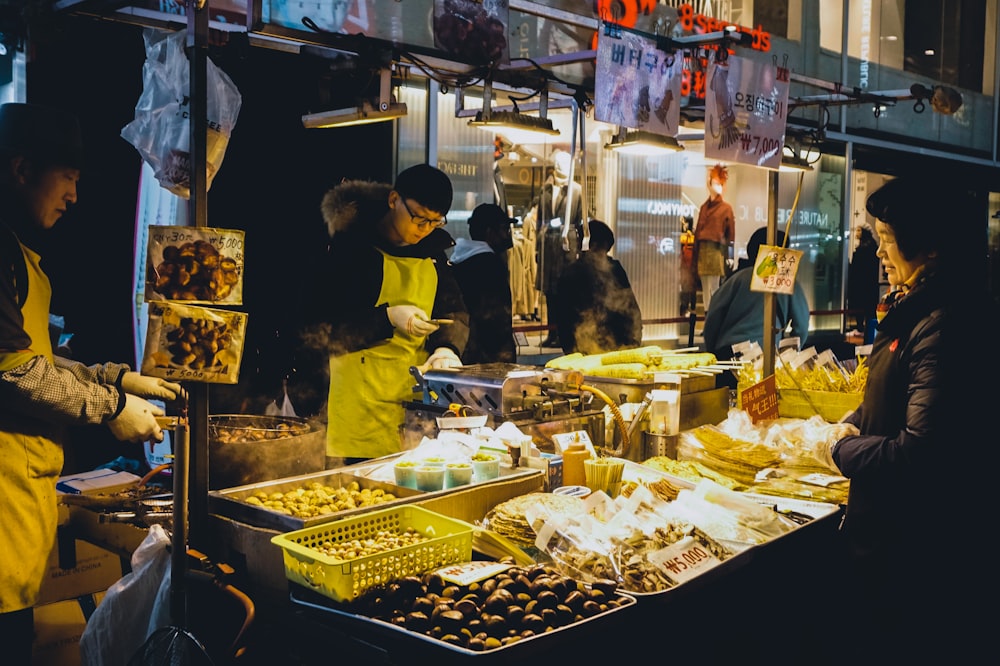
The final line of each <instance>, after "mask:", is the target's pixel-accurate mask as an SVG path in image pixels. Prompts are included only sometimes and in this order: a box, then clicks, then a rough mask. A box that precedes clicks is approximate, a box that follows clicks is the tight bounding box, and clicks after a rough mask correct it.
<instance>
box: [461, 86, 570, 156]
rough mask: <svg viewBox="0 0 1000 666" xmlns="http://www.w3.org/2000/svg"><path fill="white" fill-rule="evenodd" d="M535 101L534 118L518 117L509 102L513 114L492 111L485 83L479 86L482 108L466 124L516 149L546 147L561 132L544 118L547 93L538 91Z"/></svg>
mask: <svg viewBox="0 0 1000 666" xmlns="http://www.w3.org/2000/svg"><path fill="white" fill-rule="evenodd" d="M539 99H540V102H539V106H538V115H537V116H531V115H528V114H526V113H521V112H520V110H519V109H518V108H517V103H516V102H514V101H513V100H511V101H512V103H513V107H514V110H513V111H506V110H497V109H494V108H493V85H492V83H491V82H489V81H487V82H486V83H485V84H484V85H483V108H482V109H481V110H480V111H477V112H476V116H475V118H473V119H472V120H470V121H469V126H470V127H478V128H479V129H482V130H486V131H488V132H492V133H493V134H500V135H502V136H503V137H504V138H505V139H507V141H509V142H510V143H513V144H516V145H525V144H535V143H547V142H548V141H550V140H551V139H552V137H556V136H559V135H560V134H561V132H560V131H559V130H558V129H556V128H555V126H554V125H553V124H552V121H551V120H549V118H548V117H547V111H548V92H547V91H544V90H543V91H541V92H540V93H539Z"/></svg>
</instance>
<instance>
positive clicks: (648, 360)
mask: <svg viewBox="0 0 1000 666" xmlns="http://www.w3.org/2000/svg"><path fill="white" fill-rule="evenodd" d="M663 353H664V352H663V350H662V349H660V348H659V347H657V346H656V345H649V346H646V347H636V348H634V349H619V350H617V351H610V352H605V353H603V354H601V355H600V356H601V364H603V365H617V364H619V363H642V364H643V365H656V364H657V363H658V362H659V361H660V357H662V356H663Z"/></svg>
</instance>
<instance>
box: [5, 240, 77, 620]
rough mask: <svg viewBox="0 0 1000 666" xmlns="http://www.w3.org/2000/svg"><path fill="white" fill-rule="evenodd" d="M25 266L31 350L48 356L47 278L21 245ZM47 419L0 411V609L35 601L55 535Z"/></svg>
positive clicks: (56, 460)
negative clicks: (0, 503) (0, 484)
mask: <svg viewBox="0 0 1000 666" xmlns="http://www.w3.org/2000/svg"><path fill="white" fill-rule="evenodd" d="M21 251H22V252H23V254H24V259H25V262H26V263H27V267H28V298H27V299H26V301H25V303H24V304H23V305H22V306H21V313H22V315H23V316H24V328H25V331H26V332H27V333H28V335H29V336H30V337H31V350H32V351H33V352H34V353H36V354H41V355H43V356H45V357H46V358H47V359H49V361H50V362H51V361H52V343H51V341H50V338H49V300H50V298H51V295H52V289H51V286H50V285H49V279H48V277H46V275H45V273H43V272H42V269H41V268H40V267H39V263H38V262H39V257H38V255H37V254H35V253H34V252H32V251H31V250H29V249H28V248H26V247H24V246H23V245H22V246H21ZM60 432H61V429H60V428H59V426H56V425H54V424H52V423H51V422H48V421H45V420H42V419H34V418H30V417H28V416H24V415H21V414H14V413H10V412H7V411H3V410H0V450H2V451H3V455H0V478H2V479H3V493H4V498H3V511H0V613H8V612H11V611H16V610H21V609H23V608H28V607H31V606H34V605H35V600H36V599H37V597H38V589H39V587H40V586H41V584H42V578H43V576H44V575H45V568H46V564H47V562H48V556H49V551H51V550H52V546H53V545H54V544H55V537H56V479H58V477H59V474H60V473H61V472H62V466H63V450H62V447H61V446H60V445H59V444H57V443H56V441H58V439H59V437H60V435H59V434H60Z"/></svg>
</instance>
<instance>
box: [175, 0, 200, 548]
mask: <svg viewBox="0 0 1000 666" xmlns="http://www.w3.org/2000/svg"><path fill="white" fill-rule="evenodd" d="M207 10H208V2H207V0H190V1H189V2H188V4H187V42H186V45H187V48H186V51H187V56H188V61H189V63H190V79H189V81H190V83H189V85H190V89H189V90H190V100H189V105H190V106H189V121H190V123H189V126H190V132H191V134H190V141H189V147H190V154H191V173H190V181H189V182H190V197H189V199H188V219H190V220H192V221H193V224H194V225H195V226H198V227H205V226H208V206H207V199H206V196H207V192H208V169H207V167H206V147H207V146H206V144H207V142H208V85H207V70H208V66H207V63H208V11H207ZM188 392H189V394H190V403H189V409H190V415H189V416H190V421H189V423H190V424H191V446H190V451H191V461H190V473H191V494H190V497H189V500H188V501H189V503H190V512H189V517H190V520H189V523H190V526H189V530H188V535H189V539H190V541H189V543H190V544H192V547H195V548H196V549H198V550H207V548H206V547H205V545H204V544H206V543H207V540H208V539H207V537H208V525H207V523H208V385H207V384H202V383H198V382H195V383H193V384H192V385H191V386H190V387H189V391H188ZM175 464H176V460H175ZM174 500H175V501H176V500H177V498H176V497H175V498H174ZM175 529H176V526H175Z"/></svg>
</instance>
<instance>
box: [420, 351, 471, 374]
mask: <svg viewBox="0 0 1000 666" xmlns="http://www.w3.org/2000/svg"><path fill="white" fill-rule="evenodd" d="M426 367H427V368H430V369H431V370H448V369H450V368H461V367H462V359H460V358H459V357H458V354H456V353H455V352H454V351H452V350H451V348H449V347H438V348H437V349H435V350H434V353H433V354H431V355H430V356H429V357H428V358H427V363H426Z"/></svg>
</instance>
